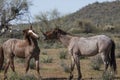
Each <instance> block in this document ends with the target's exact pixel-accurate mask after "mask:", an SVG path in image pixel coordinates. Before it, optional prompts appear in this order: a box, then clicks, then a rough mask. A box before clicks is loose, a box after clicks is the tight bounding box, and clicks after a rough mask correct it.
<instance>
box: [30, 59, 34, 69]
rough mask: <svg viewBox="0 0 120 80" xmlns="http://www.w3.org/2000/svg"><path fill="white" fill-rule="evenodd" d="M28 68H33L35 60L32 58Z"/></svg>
mask: <svg viewBox="0 0 120 80" xmlns="http://www.w3.org/2000/svg"><path fill="white" fill-rule="evenodd" d="M30 69H35V60H34V59H31V60H30Z"/></svg>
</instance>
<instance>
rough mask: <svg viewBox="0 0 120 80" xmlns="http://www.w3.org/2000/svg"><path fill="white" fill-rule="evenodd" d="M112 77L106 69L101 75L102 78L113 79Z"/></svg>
mask: <svg viewBox="0 0 120 80" xmlns="http://www.w3.org/2000/svg"><path fill="white" fill-rule="evenodd" d="M113 77H114V75H113V74H112V73H111V72H108V71H107V72H105V73H104V74H103V75H102V80H114V79H113Z"/></svg>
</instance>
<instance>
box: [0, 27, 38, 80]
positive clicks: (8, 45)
mask: <svg viewBox="0 0 120 80" xmlns="http://www.w3.org/2000/svg"><path fill="white" fill-rule="evenodd" d="M23 34H24V39H23V40H20V39H9V40H7V41H5V42H4V43H3V44H2V46H1V47H0V70H1V68H2V65H3V62H4V57H5V58H6V60H7V63H6V65H5V68H4V79H6V78H7V75H6V74H7V70H8V68H9V65H10V67H11V69H12V71H13V72H15V67H14V56H16V57H19V58H25V62H26V64H25V67H26V73H27V72H28V70H29V63H30V60H31V58H34V59H35V62H36V70H37V73H38V76H40V72H39V54H40V49H39V47H38V42H37V39H38V38H39V36H38V35H37V34H36V33H35V32H34V30H32V27H30V29H25V30H23Z"/></svg>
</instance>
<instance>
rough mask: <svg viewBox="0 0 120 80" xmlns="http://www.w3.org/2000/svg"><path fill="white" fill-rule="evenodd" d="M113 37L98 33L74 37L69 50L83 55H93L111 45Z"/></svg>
mask: <svg viewBox="0 0 120 80" xmlns="http://www.w3.org/2000/svg"><path fill="white" fill-rule="evenodd" d="M110 43H111V38H109V37H107V36H105V35H97V36H92V37H87V38H85V37H73V38H72V39H71V42H70V45H69V50H71V49H73V50H74V52H78V51H79V52H80V54H81V55H88V56H92V55H95V54H97V53H99V52H101V51H103V50H105V49H107V48H108V46H110Z"/></svg>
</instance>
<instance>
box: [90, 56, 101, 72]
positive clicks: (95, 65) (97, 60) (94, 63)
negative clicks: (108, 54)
mask: <svg viewBox="0 0 120 80" xmlns="http://www.w3.org/2000/svg"><path fill="white" fill-rule="evenodd" d="M102 63H103V61H102V58H101V57H100V56H99V55H97V56H95V57H93V58H92V59H91V67H92V69H94V70H100V67H101V64H102Z"/></svg>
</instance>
